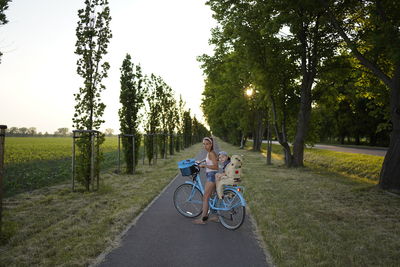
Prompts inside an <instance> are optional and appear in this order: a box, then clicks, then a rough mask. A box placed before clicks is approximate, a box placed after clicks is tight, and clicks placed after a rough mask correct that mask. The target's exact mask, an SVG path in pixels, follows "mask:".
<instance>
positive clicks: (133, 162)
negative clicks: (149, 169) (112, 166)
mask: <svg viewBox="0 0 400 267" xmlns="http://www.w3.org/2000/svg"><path fill="white" fill-rule="evenodd" d="M132 164H133V166H132V174H135V169H136V168H135V167H136V162H135V135H134V134H133V135H132Z"/></svg>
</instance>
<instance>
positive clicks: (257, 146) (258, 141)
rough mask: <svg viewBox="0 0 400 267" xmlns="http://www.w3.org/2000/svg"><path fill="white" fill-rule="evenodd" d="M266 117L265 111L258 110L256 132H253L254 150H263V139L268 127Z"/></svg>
mask: <svg viewBox="0 0 400 267" xmlns="http://www.w3.org/2000/svg"><path fill="white" fill-rule="evenodd" d="M264 119H265V111H264V110H257V112H256V118H255V125H254V130H253V132H254V134H253V139H254V140H253V151H261V145H262V140H263V137H264V132H265V128H266V124H265V122H264Z"/></svg>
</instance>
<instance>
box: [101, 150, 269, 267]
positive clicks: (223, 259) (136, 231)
mask: <svg viewBox="0 0 400 267" xmlns="http://www.w3.org/2000/svg"><path fill="white" fill-rule="evenodd" d="M216 150H217V149H216ZM205 155H206V152H205V151H204V150H203V151H201V152H200V153H199V154H198V155H197V157H196V159H204V158H205ZM204 176H205V175H204V173H203V172H202V173H201V177H202V181H203V183H204ZM188 178H190V177H182V176H181V175H178V176H177V177H176V178H175V180H174V181H173V182H172V183H171V184H170V185H169V186H168V187H167V188H166V190H165V191H164V192H163V193H162V194H161V195H160V196H159V197H158V199H157V200H156V201H155V202H153V204H152V205H151V206H150V207H149V208H148V209H147V210H146V211H145V212H144V213H143V214H142V216H141V217H140V218H139V220H138V221H137V222H136V224H135V225H134V226H132V227H131V228H130V229H129V230H128V231H127V232H126V234H125V235H124V237H123V239H122V243H121V246H120V247H118V248H116V249H114V250H112V251H111V252H110V253H109V254H108V255H106V257H105V259H104V260H103V262H101V263H100V264H99V265H98V266H103V267H105V266H113V267H115V266H191V267H194V266H201V267H204V266H207V267H208V266H230V267H232V266H268V263H267V262H266V256H265V254H264V251H263V249H262V248H261V247H260V246H259V244H258V242H257V240H256V237H255V234H254V233H253V226H252V224H251V222H250V220H249V217H248V216H249V215H248V214H247V215H246V219H245V222H244V223H243V225H242V226H241V227H240V228H239V229H238V230H235V231H230V230H227V229H225V228H224V227H223V226H222V225H221V224H220V223H214V222H208V223H207V224H206V225H195V224H193V223H192V220H193V219H189V218H185V217H183V216H182V215H180V214H179V213H178V212H177V211H176V210H175V207H174V204H173V200H172V198H173V193H174V190H175V189H176V188H177V187H178V186H179V185H180V184H182V183H183V182H184V181H186V180H188Z"/></svg>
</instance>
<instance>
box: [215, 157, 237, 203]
mask: <svg viewBox="0 0 400 267" xmlns="http://www.w3.org/2000/svg"><path fill="white" fill-rule="evenodd" d="M242 162H243V159H242V157H241V156H239V155H233V156H232V157H231V161H230V163H229V164H228V165H227V166H226V167H225V172H224V173H223V174H222V176H218V177H217V179H216V189H217V194H218V198H219V199H222V198H223V188H224V185H235V184H237V183H239V182H240V181H241V180H240V176H241V174H242Z"/></svg>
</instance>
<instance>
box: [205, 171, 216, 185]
mask: <svg viewBox="0 0 400 267" xmlns="http://www.w3.org/2000/svg"><path fill="white" fill-rule="evenodd" d="M215 174H217V171H212V172H206V178H207V182H212V183H215Z"/></svg>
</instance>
